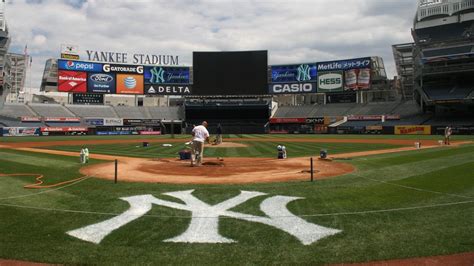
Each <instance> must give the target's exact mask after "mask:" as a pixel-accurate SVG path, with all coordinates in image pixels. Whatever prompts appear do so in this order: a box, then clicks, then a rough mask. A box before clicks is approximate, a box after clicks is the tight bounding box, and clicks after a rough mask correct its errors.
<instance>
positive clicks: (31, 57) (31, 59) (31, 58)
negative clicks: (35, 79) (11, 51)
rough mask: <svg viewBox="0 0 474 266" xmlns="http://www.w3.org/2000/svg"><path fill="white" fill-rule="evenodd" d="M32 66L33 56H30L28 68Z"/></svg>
mask: <svg viewBox="0 0 474 266" xmlns="http://www.w3.org/2000/svg"><path fill="white" fill-rule="evenodd" d="M32 64H33V56H30V67H31V65H32Z"/></svg>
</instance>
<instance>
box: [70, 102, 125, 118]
mask: <svg viewBox="0 0 474 266" xmlns="http://www.w3.org/2000/svg"><path fill="white" fill-rule="evenodd" d="M66 108H68V109H69V110H70V111H71V112H73V113H74V114H76V116H77V117H82V118H88V117H89V118H90V117H93V118H97V117H102V118H117V117H118V116H117V115H116V114H115V112H114V110H113V109H112V107H110V106H101V105H66Z"/></svg>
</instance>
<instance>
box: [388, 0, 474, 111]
mask: <svg viewBox="0 0 474 266" xmlns="http://www.w3.org/2000/svg"><path fill="white" fill-rule="evenodd" d="M412 35H413V39H414V42H413V43H408V44H400V45H394V46H393V50H394V56H395V61H396V64H397V70H398V75H399V77H400V78H401V84H402V88H403V89H404V90H403V91H405V92H406V96H407V97H411V95H413V98H414V99H415V100H416V101H417V102H418V104H419V105H420V106H421V108H422V110H423V111H424V112H430V113H446V112H447V111H453V110H458V111H460V112H461V113H463V110H464V113H467V112H468V111H472V104H473V102H474V101H473V99H474V1H472V0H432V1H426V0H421V1H420V3H419V7H418V11H417V14H416V17H415V20H414V25H413V30H412ZM412 92H413V93H412Z"/></svg>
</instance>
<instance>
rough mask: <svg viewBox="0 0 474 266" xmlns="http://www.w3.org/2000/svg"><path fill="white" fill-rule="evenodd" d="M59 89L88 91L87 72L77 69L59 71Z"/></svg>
mask: <svg viewBox="0 0 474 266" xmlns="http://www.w3.org/2000/svg"><path fill="white" fill-rule="evenodd" d="M58 91H60V92H87V73H86V72H77V71H67V70H59V71H58Z"/></svg>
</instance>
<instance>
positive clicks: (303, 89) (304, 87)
mask: <svg viewBox="0 0 474 266" xmlns="http://www.w3.org/2000/svg"><path fill="white" fill-rule="evenodd" d="M312 92H315V89H314V84H312V83H295V84H274V85H272V93H312Z"/></svg>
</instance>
